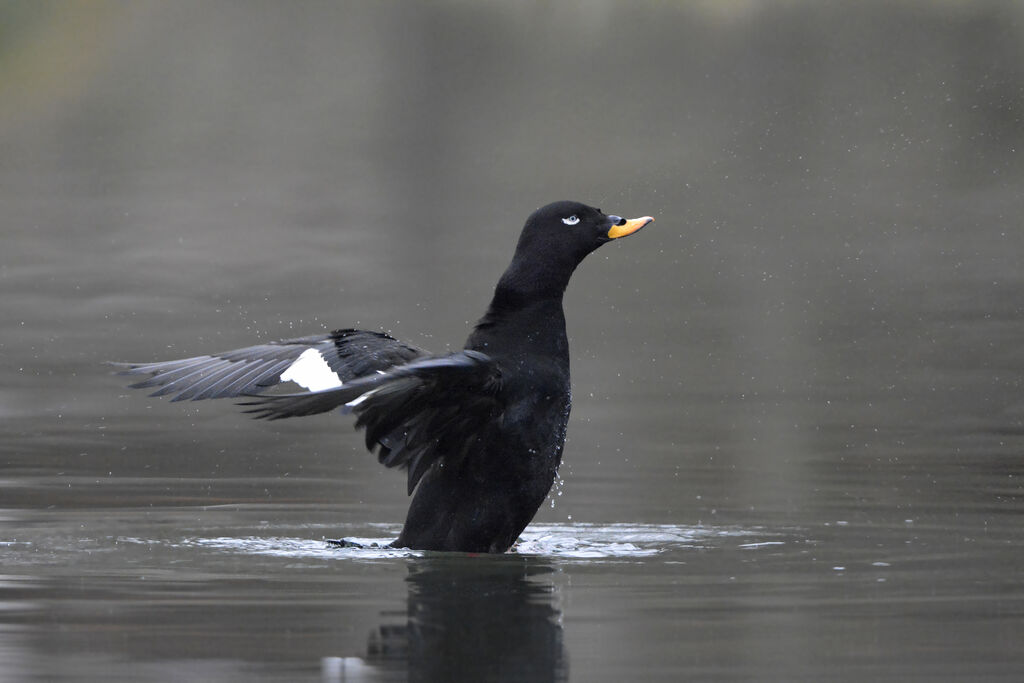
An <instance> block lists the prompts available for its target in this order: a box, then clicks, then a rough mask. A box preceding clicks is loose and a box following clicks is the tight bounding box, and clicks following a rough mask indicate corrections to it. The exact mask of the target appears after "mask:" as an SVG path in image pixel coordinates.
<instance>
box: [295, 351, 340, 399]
mask: <svg viewBox="0 0 1024 683" xmlns="http://www.w3.org/2000/svg"><path fill="white" fill-rule="evenodd" d="M281 381H282V382H286V381H291V382H295V383H296V384H298V385H299V386H300V387H305V388H306V389H309V390H310V391H323V390H324V389H334V388H336V387H340V386H341V379H340V378H339V377H338V375H337V373H335V372H334V370H331V367H330V366H329V365H328V364H327V361H325V360H324V357H323V356H321V355H320V352H319V351H317V350H316V349H306V350H305V351H303V352H302V355H301V356H299V357H298V358H296V359H295V362H294V363H292V364H291V365H289V366H288V369H287V370H285V371H284V372H283V373H281Z"/></svg>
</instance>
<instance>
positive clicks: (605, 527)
mask: <svg viewBox="0 0 1024 683" xmlns="http://www.w3.org/2000/svg"><path fill="white" fill-rule="evenodd" d="M369 526H370V527H372V531H375V532H380V533H382V534H384V536H369V537H367V536H358V537H357V536H346V537H345V538H346V539H347V540H349V541H354V542H355V543H357V544H358V545H356V546H351V547H339V546H336V545H331V544H330V543H328V542H327V540H326V539H310V538H293V537H284V536H241V537H232V536H218V537H214V538H188V539H184V540H182V541H180V542H179V543H176V544H172V547H176V548H193V549H202V550H212V551H218V552H225V553H233V554H239V555H260V556H267V557H280V558H302V559H311V558H316V559H349V560H381V559H397V558H409V557H421V556H424V555H426V554H427V553H425V552H423V551H417V550H408V549H404V548H389V547H387V544H388V543H390V542H391V541H392V540H393V539H394V538H395V536H396V535H397V534H398V531H399V530H400V527H399V525H395V524H374V525H369ZM360 530H361V531H364V532H365V531H367V530H369V529H367V528H366V527H361V528H360ZM772 535H773V534H771V533H770V532H766V531H765V530H763V529H751V528H738V527H707V526H683V525H676V524H533V525H530V526H529V527H528V528H527V529H526V531H525V532H523V534H522V536H521V537H520V538H519V541H518V542H517V543H516V544H515V546H514V547H513V548H512V550H510V551H509V552H510V553H513V554H518V555H530V556H541V557H546V558H551V559H559V558H562V559H569V560H601V559H605V560H612V559H620V560H621V559H643V558H652V557H655V556H659V555H663V554H666V553H673V552H680V551H686V550H692V549H696V548H706V547H710V546H716V545H722V544H723V542H724V541H726V540H728V539H732V540H733V542H735V540H736V539H744V540H747V541H748V542H747V543H743V544H740V545H738V547H740V548H753V547H760V546H767V545H778V544H781V543H783V542H782V541H765V540H763V539H764V538H765V537H766V536H769V537H770V536H772Z"/></svg>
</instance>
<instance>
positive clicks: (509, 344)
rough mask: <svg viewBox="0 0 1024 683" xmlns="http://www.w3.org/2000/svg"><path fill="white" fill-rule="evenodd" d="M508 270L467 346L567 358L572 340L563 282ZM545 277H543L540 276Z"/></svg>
mask: <svg viewBox="0 0 1024 683" xmlns="http://www.w3.org/2000/svg"><path fill="white" fill-rule="evenodd" d="M511 271H512V269H511V268H510V269H509V271H506V273H505V276H503V277H502V278H501V280H500V281H499V282H498V286H497V287H496V288H495V290H494V298H493V299H491V305H490V306H488V307H487V312H486V313H485V314H484V316H483V317H482V318H480V321H479V322H478V323H477V324H476V328H475V329H474V330H473V333H472V334H471V335H470V337H469V340H468V341H467V342H466V348H472V349H476V350H479V351H483V352H484V353H487V352H488V350H490V351H498V350H499V349H498V348H497V347H496V345H498V344H500V345H501V346H502V348H501V349H500V350H501V351H502V352H504V353H509V354H513V355H519V354H531V355H553V356H556V357H559V358H563V357H564V358H565V359H566V360H568V355H569V342H568V339H567V338H566V334H565V313H564V311H563V310H562V295H563V293H564V292H565V285H566V284H567V283H568V277H566V278H565V281H564V282H557V281H556V282H552V281H551V280H550V279H549V280H548V281H547V282H543V281H536V280H534V281H524V280H520V279H518V278H517V277H511V278H510V277H508V275H509V273H510V272H511ZM538 280H542V278H538Z"/></svg>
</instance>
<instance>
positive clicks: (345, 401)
mask: <svg viewBox="0 0 1024 683" xmlns="http://www.w3.org/2000/svg"><path fill="white" fill-rule="evenodd" d="M500 390H501V374H500V371H499V369H498V367H497V365H496V364H495V363H494V361H493V360H492V359H491V358H490V357H489V356H487V355H485V354H483V353H479V352H476V351H460V352H458V353H453V354H451V355H448V356H439V357H433V358H425V359H420V360H415V361H413V362H411V363H407V364H405V365H400V366H397V367H394V368H392V369H390V370H388V371H386V372H384V373H381V374H374V375H368V376H366V377H361V378H359V379H356V380H353V381H352V382H349V383H346V384H344V385H342V386H340V387H335V388H330V389H324V390H322V391H314V392H309V393H301V394H287V395H277V396H259V397H254V399H253V400H252V401H249V402H246V403H243V405H248V406H254V407H253V408H251V409H250V410H248V411H247V412H249V413H252V414H254V415H255V416H256V417H258V418H265V419H270V420H278V419H282V418H286V417H297V416H301V415H313V414H316V413H323V412H327V411H329V410H331V409H333V408H337V407H339V406H344V407H345V410H346V412H352V413H354V414H355V415H356V418H357V419H356V427H361V428H365V429H366V447H367V448H368V449H370V450H371V451H372V450H373V449H374V448H375V447H379V450H378V452H377V457H378V459H379V460H380V462H381V463H382V464H383V465H385V466H386V467H404V468H407V469H408V490H409V493H412V491H413V489H414V488H416V484H417V483H419V480H420V479H421V478H422V477H423V475H424V474H425V473H426V472H427V470H429V469H430V467H431V466H432V465H434V464H435V463H438V462H443V463H444V464H445V466H450V467H458V466H459V465H460V464H461V463H462V461H463V460H464V459H465V458H466V456H467V455H469V454H470V453H471V452H472V451H473V450H475V449H476V448H478V447H479V446H480V444H481V443H483V442H486V441H487V440H488V439H490V438H491V437H492V435H491V434H490V433H489V430H493V429H496V425H497V424H499V422H500V415H501V411H502V405H501V401H500Z"/></svg>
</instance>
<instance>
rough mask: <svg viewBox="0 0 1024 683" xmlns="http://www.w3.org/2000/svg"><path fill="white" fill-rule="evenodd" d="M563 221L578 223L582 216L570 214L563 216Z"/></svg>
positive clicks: (569, 223)
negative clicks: (566, 216)
mask: <svg viewBox="0 0 1024 683" xmlns="http://www.w3.org/2000/svg"><path fill="white" fill-rule="evenodd" d="M562 222H563V223H565V224H566V225H576V224H577V223H579V222H580V217H579V216H569V217H568V218H563V219H562Z"/></svg>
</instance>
